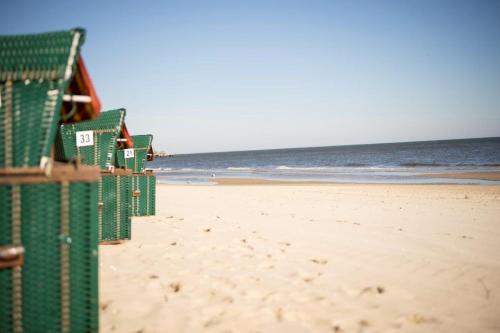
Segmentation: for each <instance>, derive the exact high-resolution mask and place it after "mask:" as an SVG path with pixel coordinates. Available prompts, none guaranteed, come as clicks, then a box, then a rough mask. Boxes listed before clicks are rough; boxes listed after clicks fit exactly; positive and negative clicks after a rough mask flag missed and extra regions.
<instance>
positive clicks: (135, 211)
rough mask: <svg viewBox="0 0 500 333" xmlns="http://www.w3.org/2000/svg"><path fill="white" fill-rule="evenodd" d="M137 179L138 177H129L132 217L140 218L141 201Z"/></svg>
mask: <svg viewBox="0 0 500 333" xmlns="http://www.w3.org/2000/svg"><path fill="white" fill-rule="evenodd" d="M139 177H140V175H132V176H131V186H130V188H131V191H132V200H131V204H132V216H140V214H139V208H140V200H141V189H140V186H139Z"/></svg>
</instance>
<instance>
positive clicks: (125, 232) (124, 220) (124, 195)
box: [117, 176, 132, 239]
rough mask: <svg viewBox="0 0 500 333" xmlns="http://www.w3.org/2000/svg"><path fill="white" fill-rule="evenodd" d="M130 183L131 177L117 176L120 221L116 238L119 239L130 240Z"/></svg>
mask: <svg viewBox="0 0 500 333" xmlns="http://www.w3.org/2000/svg"><path fill="white" fill-rule="evenodd" d="M131 181H132V176H119V179H117V182H119V183H120V191H121V193H120V201H119V205H120V209H121V214H120V217H121V221H120V226H119V230H117V231H118V232H117V236H118V237H120V239H131V233H132V225H131V222H132V204H131V199H132V191H131V189H132V188H131Z"/></svg>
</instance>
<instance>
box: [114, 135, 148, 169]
mask: <svg viewBox="0 0 500 333" xmlns="http://www.w3.org/2000/svg"><path fill="white" fill-rule="evenodd" d="M132 141H133V142H134V149H133V150H134V152H133V154H126V149H118V150H117V151H116V155H117V158H116V162H117V165H118V166H119V167H124V168H126V169H132V172H134V173H140V172H144V169H145V167H146V161H147V160H148V161H150V160H152V157H150V156H151V155H153V153H152V152H153V148H152V146H151V143H152V141H153V136H152V135H151V134H145V135H133V136H132Z"/></svg>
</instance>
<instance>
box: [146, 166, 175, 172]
mask: <svg viewBox="0 0 500 333" xmlns="http://www.w3.org/2000/svg"><path fill="white" fill-rule="evenodd" d="M146 170H151V171H172V168H161V167H159V168H147V169H146Z"/></svg>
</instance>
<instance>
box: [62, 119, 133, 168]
mask: <svg viewBox="0 0 500 333" xmlns="http://www.w3.org/2000/svg"><path fill="white" fill-rule="evenodd" d="M125 113H126V111H125V109H117V110H111V111H106V112H102V113H101V115H100V116H99V117H97V118H96V119H94V120H86V121H80V122H77V123H71V124H63V125H61V126H60V128H59V131H58V135H57V139H56V158H57V159H58V160H60V161H68V160H72V159H79V160H80V161H81V162H82V163H83V164H86V165H96V166H99V167H100V168H101V169H108V168H110V167H111V166H114V164H115V161H114V158H115V155H116V148H117V146H118V144H119V138H120V136H121V135H122V130H123V124H124V123H123V121H124V119H125Z"/></svg>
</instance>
